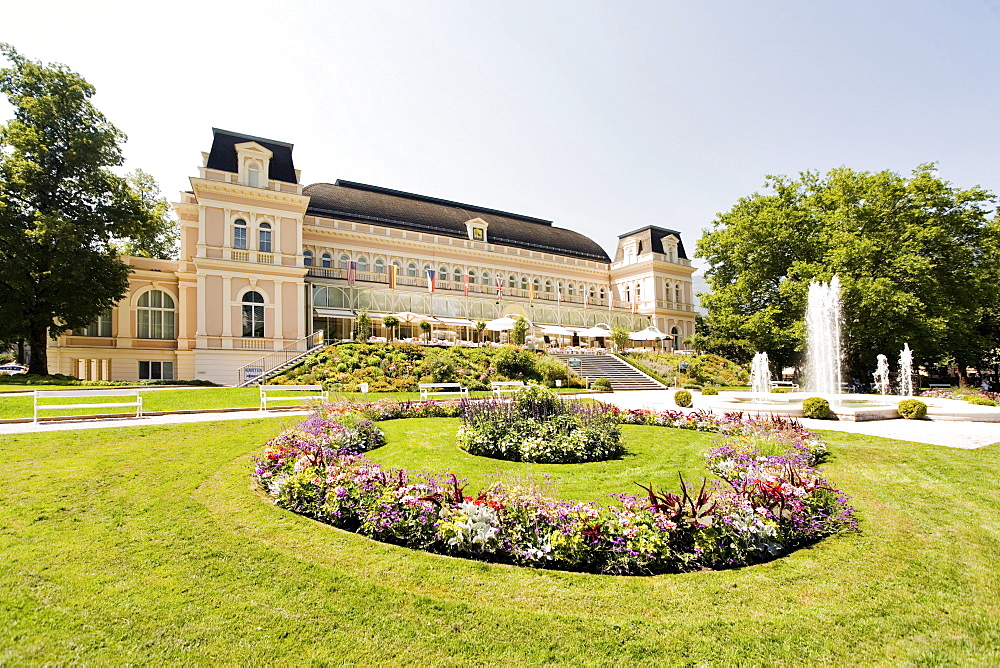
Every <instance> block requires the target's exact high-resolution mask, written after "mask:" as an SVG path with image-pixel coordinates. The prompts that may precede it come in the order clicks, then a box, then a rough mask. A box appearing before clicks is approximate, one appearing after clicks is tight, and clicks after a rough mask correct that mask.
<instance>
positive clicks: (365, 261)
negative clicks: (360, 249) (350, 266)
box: [358, 255, 368, 271]
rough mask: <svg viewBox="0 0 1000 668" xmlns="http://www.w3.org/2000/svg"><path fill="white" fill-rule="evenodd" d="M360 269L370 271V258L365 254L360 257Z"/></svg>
mask: <svg viewBox="0 0 1000 668" xmlns="http://www.w3.org/2000/svg"><path fill="white" fill-rule="evenodd" d="M358 271H368V258H366V257H365V256H364V255H362V256H361V257H359V258H358Z"/></svg>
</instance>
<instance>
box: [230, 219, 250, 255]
mask: <svg viewBox="0 0 1000 668" xmlns="http://www.w3.org/2000/svg"><path fill="white" fill-rule="evenodd" d="M246 247H247V221H245V220H243V219H242V218H238V219H237V220H235V221H233V248H238V249H240V250H246Z"/></svg>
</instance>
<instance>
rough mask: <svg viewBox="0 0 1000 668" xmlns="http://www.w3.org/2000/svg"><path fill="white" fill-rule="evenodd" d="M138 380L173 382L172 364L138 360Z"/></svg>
mask: <svg viewBox="0 0 1000 668" xmlns="http://www.w3.org/2000/svg"><path fill="white" fill-rule="evenodd" d="M139 380H174V363H173V362H146V361H141V360H140V362H139Z"/></svg>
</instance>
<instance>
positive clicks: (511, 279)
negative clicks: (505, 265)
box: [507, 274, 517, 290]
mask: <svg viewBox="0 0 1000 668" xmlns="http://www.w3.org/2000/svg"><path fill="white" fill-rule="evenodd" d="M507 287H508V288H510V289H511V290H513V289H514V288H516V287H517V276H515V275H514V274H511V275H510V276H508V277H507Z"/></svg>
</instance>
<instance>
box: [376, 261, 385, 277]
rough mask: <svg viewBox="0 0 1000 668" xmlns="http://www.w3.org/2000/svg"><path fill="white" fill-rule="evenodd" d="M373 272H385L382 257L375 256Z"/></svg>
mask: <svg viewBox="0 0 1000 668" xmlns="http://www.w3.org/2000/svg"><path fill="white" fill-rule="evenodd" d="M375 273H376V274H384V273H385V263H384V262H382V258H375Z"/></svg>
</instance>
